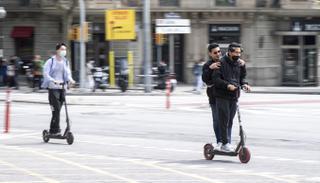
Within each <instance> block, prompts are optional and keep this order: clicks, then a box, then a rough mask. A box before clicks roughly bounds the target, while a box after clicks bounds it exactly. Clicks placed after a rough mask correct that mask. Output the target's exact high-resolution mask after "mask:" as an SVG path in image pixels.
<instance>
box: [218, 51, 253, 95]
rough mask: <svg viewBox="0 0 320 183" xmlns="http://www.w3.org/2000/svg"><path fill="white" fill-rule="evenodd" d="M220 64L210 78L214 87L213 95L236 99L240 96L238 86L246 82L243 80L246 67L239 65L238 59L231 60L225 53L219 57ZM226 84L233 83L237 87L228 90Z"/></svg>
mask: <svg viewBox="0 0 320 183" xmlns="http://www.w3.org/2000/svg"><path fill="white" fill-rule="evenodd" d="M220 61H221V66H220V68H219V69H217V70H214V71H213V74H212V80H213V84H214V86H215V87H214V88H215V92H214V93H215V97H218V98H224V99H228V100H237V99H238V98H239V96H240V87H241V86H242V85H244V84H248V83H247V82H246V81H245V77H246V74H247V72H246V67H245V65H243V66H241V65H240V63H239V61H233V60H231V59H230V58H229V57H228V56H227V54H226V55H225V56H223V57H222V58H221V60H220ZM228 84H233V85H235V86H237V87H239V88H238V89H237V90H236V91H229V90H228V89H227V86H228Z"/></svg>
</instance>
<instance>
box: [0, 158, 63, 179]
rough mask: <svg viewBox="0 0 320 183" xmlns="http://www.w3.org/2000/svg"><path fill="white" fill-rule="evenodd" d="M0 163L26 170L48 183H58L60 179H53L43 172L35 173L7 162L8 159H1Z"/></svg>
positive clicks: (21, 170) (18, 169) (15, 168)
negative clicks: (42, 173)
mask: <svg viewBox="0 0 320 183" xmlns="http://www.w3.org/2000/svg"><path fill="white" fill-rule="evenodd" d="M0 164H3V165H5V166H8V167H11V168H13V169H14V170H17V171H20V172H24V173H26V174H27V175H30V176H33V177H37V178H39V179H41V180H43V181H46V182H48V183H58V182H59V181H57V180H54V179H51V178H48V177H46V176H43V175H41V174H38V173H35V172H32V171H30V170H27V169H24V168H20V167H18V166H16V165H14V164H12V163H9V162H6V161H3V160H0Z"/></svg>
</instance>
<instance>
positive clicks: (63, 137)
mask: <svg viewBox="0 0 320 183" xmlns="http://www.w3.org/2000/svg"><path fill="white" fill-rule="evenodd" d="M47 137H48V138H49V139H66V138H67V137H66V136H63V135H47Z"/></svg>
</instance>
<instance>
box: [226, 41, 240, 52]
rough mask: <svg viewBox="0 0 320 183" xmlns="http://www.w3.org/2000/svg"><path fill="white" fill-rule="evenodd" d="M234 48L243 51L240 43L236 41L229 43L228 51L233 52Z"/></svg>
mask: <svg viewBox="0 0 320 183" xmlns="http://www.w3.org/2000/svg"><path fill="white" fill-rule="evenodd" d="M236 48H240V49H241V52H242V51H243V50H242V47H241V45H240V44H239V43H236V42H232V43H231V44H229V47H228V51H230V52H234V50H235V49H236Z"/></svg>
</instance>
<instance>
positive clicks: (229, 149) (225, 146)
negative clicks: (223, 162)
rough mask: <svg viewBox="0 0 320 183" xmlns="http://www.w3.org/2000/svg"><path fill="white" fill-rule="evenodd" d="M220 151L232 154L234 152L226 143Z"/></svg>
mask: <svg viewBox="0 0 320 183" xmlns="http://www.w3.org/2000/svg"><path fill="white" fill-rule="evenodd" d="M221 151H224V152H232V151H234V149H233V148H232V147H231V144H229V143H227V144H225V145H222V146H221Z"/></svg>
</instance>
